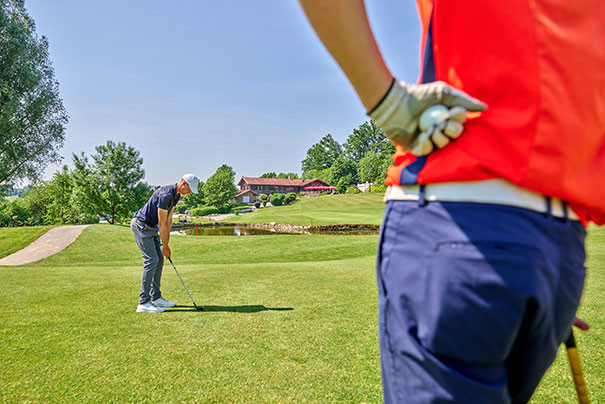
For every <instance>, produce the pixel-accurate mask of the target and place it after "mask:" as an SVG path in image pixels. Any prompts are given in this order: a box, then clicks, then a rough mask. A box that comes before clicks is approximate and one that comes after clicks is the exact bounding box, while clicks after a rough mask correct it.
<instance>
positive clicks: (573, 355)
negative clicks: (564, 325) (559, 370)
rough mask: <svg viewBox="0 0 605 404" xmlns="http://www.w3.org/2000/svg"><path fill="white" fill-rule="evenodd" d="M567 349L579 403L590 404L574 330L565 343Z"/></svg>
mask: <svg viewBox="0 0 605 404" xmlns="http://www.w3.org/2000/svg"><path fill="white" fill-rule="evenodd" d="M565 348H567V358H569V366H570V367H571V375H572V377H573V383H574V385H575V386H576V393H577V394H578V402H579V403H580V404H589V400H588V390H587V389H586V381H585V380H584V373H583V372H582V363H581V362H580V353H579V352H578V348H577V347H576V340H575V338H574V336H573V329H572V330H570V332H569V337H568V338H567V341H565Z"/></svg>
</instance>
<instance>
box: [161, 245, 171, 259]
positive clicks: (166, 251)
mask: <svg viewBox="0 0 605 404" xmlns="http://www.w3.org/2000/svg"><path fill="white" fill-rule="evenodd" d="M162 254H163V255H164V257H166V258H170V247H168V244H164V245H163V246H162Z"/></svg>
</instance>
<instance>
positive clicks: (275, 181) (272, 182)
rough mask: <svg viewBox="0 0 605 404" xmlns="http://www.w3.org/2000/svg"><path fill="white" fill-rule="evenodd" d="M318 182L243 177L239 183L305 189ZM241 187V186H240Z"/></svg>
mask: <svg viewBox="0 0 605 404" xmlns="http://www.w3.org/2000/svg"><path fill="white" fill-rule="evenodd" d="M315 180H317V178H313V179H312V180H289V179H287V178H255V177H242V179H241V180H240V182H239V183H241V182H242V181H244V182H245V183H246V184H248V185H277V186H280V185H281V186H284V187H288V186H289V187H304V186H305V185H307V184H308V183H310V182H313V181H315ZM238 185H239V184H238Z"/></svg>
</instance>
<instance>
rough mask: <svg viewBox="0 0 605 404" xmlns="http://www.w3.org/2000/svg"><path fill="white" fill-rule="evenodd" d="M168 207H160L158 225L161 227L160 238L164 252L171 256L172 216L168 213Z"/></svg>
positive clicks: (168, 256)
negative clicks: (169, 245) (169, 244)
mask: <svg viewBox="0 0 605 404" xmlns="http://www.w3.org/2000/svg"><path fill="white" fill-rule="evenodd" d="M168 213H169V212H168V211H167V210H166V209H162V208H158V227H159V228H160V240H161V241H162V254H164V256H165V257H166V258H170V247H168V242H169V241H170V229H171V228H172V216H171V215H168Z"/></svg>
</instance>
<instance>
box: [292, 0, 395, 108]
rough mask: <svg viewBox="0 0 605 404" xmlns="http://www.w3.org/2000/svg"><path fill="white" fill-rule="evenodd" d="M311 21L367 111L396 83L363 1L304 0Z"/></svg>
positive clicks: (304, 6)
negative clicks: (384, 58)
mask: <svg viewBox="0 0 605 404" xmlns="http://www.w3.org/2000/svg"><path fill="white" fill-rule="evenodd" d="M300 4H301V6H302V8H303V10H304V11H305V13H306V15H307V18H308V20H309V22H310V23H311V25H312V26H313V28H314V29H315V32H316V33H317V35H318V36H319V38H320V39H321V41H322V42H323V43H324V45H325V46H326V48H327V49H328V51H329V52H330V54H331V55H332V56H333V57H334V59H335V60H336V62H337V63H338V64H339V65H340V67H341V68H342V70H343V71H344V73H345V74H346V76H347V77H348V79H349V81H350V82H351V84H352V85H353V87H354V88H355V91H356V92H357V94H358V95H359V98H360V99H361V102H362V103H363V105H364V106H365V107H366V109H367V110H370V109H372V108H373V107H375V106H376V104H378V102H379V101H380V100H381V98H382V97H383V96H384V95H385V93H386V92H387V90H388V89H389V86H390V85H391V83H392V81H393V75H392V74H391V72H390V71H389V69H388V68H387V66H386V64H385V63H384V60H383V58H382V55H381V53H380V51H379V49H378V46H377V45H376V41H375V39H374V35H373V33H372V30H371V28H370V24H369V22H368V18H367V14H366V9H365V5H364V2H363V0H325V1H321V0H300Z"/></svg>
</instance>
